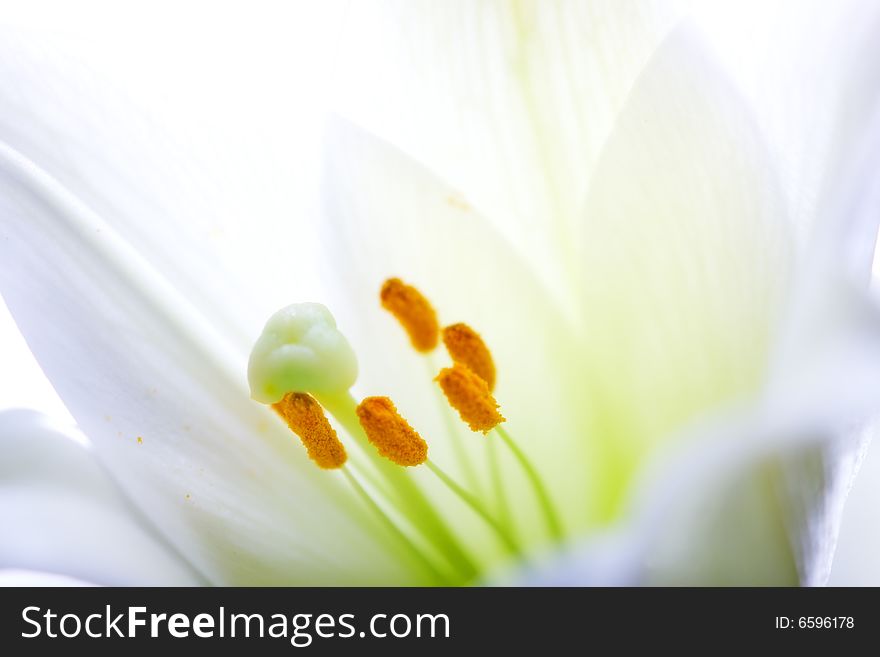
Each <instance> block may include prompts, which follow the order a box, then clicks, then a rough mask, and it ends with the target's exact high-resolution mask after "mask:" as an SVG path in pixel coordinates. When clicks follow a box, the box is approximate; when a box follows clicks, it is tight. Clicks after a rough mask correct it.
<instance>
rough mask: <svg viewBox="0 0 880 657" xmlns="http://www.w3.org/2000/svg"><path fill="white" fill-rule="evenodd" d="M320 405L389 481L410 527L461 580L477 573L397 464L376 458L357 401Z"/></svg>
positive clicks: (337, 399)
mask: <svg viewBox="0 0 880 657" xmlns="http://www.w3.org/2000/svg"><path fill="white" fill-rule="evenodd" d="M318 401H320V402H321V405H322V406H323V407H324V408H325V409H327V411H328V412H329V413H330V414H331V415H332V416H333V417H334V418H336V421H337V422H339V424H341V425H342V427H343V428H345V430H346V431H347V432H348V433H349V434H350V435H351V436H352V437H353V438H355V439H356V441H357V443H358V444H359V445H360V446H361V447H362V448H363V450H364V452H365V453H366V454H367V456H368V458H369V459H370V461H371V463H372V464H373V466H374V467H375V468H376V470H378V472H379V473H380V475H381V476H382V478H383V479H385V480H386V481H388V482H389V484H390V485H391V486H392V487H393V488H394V491H395V493H396V495H395V498H394V499H395V500H396V502H397V504H396V505H395V506H397V507H398V508H399V509H401V510H402V511H404V512H405V515H406V517H407V518H408V519H409V520H410V522H412V524H413V525H414V526H416V527H418V528H419V530H420V531H421V532H422V534H423V535H424V536H425V537H426V539H428V540H429V541H431V542H432V543H434V544H435V545H436V547H437V548H438V549H439V550H440V551H441V552H442V553H443V555H444V556H445V557H446V558H447V559H448V560H449V562H450V563H451V564H452V565H453V566H454V567H455V568H456V570H457V571H458V572H459V573H460V574H461V577H462V579H463V580H465V581H468V580H471V579H472V578H473V577H474V576H475V575H476V574H477V572H478V571H477V567H476V565H475V564H474V562H473V561H472V560H471V558H470V557H469V556H468V555H467V554H466V553H465V551H464V550H463V549H462V547H461V545H459V542H458V539H457V538H456V537H455V535H454V534H453V533H452V532H451V530H450V529H449V528H448V526H447V525H446V522H445V521H444V520H443V518H442V517H441V516H440V515H439V514H438V513H437V511H436V510H435V509H434V507H433V506H432V505H431V503H430V501H429V500H428V499H427V498H426V497H425V494H424V493H423V492H422V490H421V489H420V488H419V487H418V485H417V484H416V483H415V482H414V481H413V480H412V479H411V478H410V477H409V474H408V473H407V472H405V471H404V469H403V468H401V467H400V466H398V465H395V464H393V463H391V461H387V460H386V459H384V458H382V457H381V456H379V454H378V453H377V452H376V450H375V449H374V448H373V447H372V445H370V444H369V440H368V439H367V436H366V434H365V433H364V430H363V428H362V427H361V425H360V422H359V421H358V417H357V412H356V410H355V409H356V408H357V402H356V401H355V399H354V397H352V396H351V393H345V394H342V395H333V396H321V397H319V398H318Z"/></svg>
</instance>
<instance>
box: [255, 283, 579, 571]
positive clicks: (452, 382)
mask: <svg viewBox="0 0 880 657" xmlns="http://www.w3.org/2000/svg"><path fill="white" fill-rule="evenodd" d="M379 298H380V301H381V304H382V307H383V308H385V309H386V310H388V311H389V312H390V313H391V314H392V315H393V316H394V317H395V318H396V319H397V320H398V322H399V323H400V325H401V327H403V329H404V330H405V331H406V333H407V335H408V336H409V340H410V343H411V344H412V347H413V348H414V349H415V350H416V351H418V352H419V353H421V354H424V355H425V357H426V358H428V357H429V356H428V355H429V354H430V353H431V352H432V351H434V349H436V347H437V345H438V344H439V341H440V336H441V334H442V338H443V344H444V346H445V347H446V351H447V353H448V354H449V356H450V358H451V360H452V366H451V367H445V368H442V369H441V370H440V372H439V373H438V374H437V375H436V377H435V378H434V380H435V381H436V382H437V383H438V384H439V386H440V389H441V390H442V391H443V394H444V395H445V398H446V400H447V401H448V403H449V406H450V407H451V408H453V409H455V410H456V411H457V412H458V414H459V416H460V417H461V419H462V421H463V422H465V423H466V424H467V425H468V426H469V427H470V429H471V430H472V431H480V432H482V433H483V434H486V435H487V437H488V439H489V440H493V441H496V440H500V442H501V443H502V444H503V445H504V446H506V447H507V448H508V449H509V450H510V453H511V454H512V456H513V457H514V460H515V461H516V462H517V463H518V464H519V466H520V467H521V469H522V471H523V472H524V474H525V476H526V480H527V481H528V482H529V485H530V486H531V487H532V489H533V491H534V494H535V501H536V503H537V506H538V507H539V508H540V510H541V512H542V513H543V515H544V517H545V520H546V525H547V530H548V533H549V535H550V537H551V538H553V539H554V540H561V538H562V536H563V531H562V527H561V525H560V522H559V519H558V516H557V514H556V511H555V508H554V505H553V503H552V501H551V499H550V497H549V495H548V493H547V490H546V488H545V487H544V484H543V482H542V480H541V477H540V476H539V475H538V473H537V471H536V470H535V469H534V467H533V466H532V465H531V463H530V462H529V460H528V458H527V457H526V456H525V454H524V453H523V452H522V451H521V450H520V449H519V447H518V446H517V444H516V442H515V441H514V439H513V437H512V436H511V435H510V434H509V433H508V432H507V431H506V430H504V429H502V427H501V426H500V425H501V423H502V422H504V421H505V418H504V417H503V416H502V415H501V413H500V411H499V404H498V402H497V401H496V400H495V398H494V397H493V395H492V390H493V389H494V386H495V380H496V368H495V363H494V360H493V359H492V354H491V352H490V350H489V348H488V346H487V345H486V344H485V342H484V341H483V339H482V338H481V337H480V335H479V334H478V333H477V332H476V331H474V330H473V329H472V328H471V327H469V326H468V325H467V324H463V323H458V324H452V325H450V326H447V327H445V328H444V329H443V330H442V332H441V330H440V326H439V322H438V319H437V313H436V311H435V310H434V308H433V306H432V305H431V303H430V302H429V301H428V299H427V298H426V297H425V296H424V295H423V294H422V293H421V292H420V291H419V290H418V289H416V288H415V287H413V286H411V285H408V284H406V283H404V282H403V281H401V280H400V279H398V278H390V279H388V280H387V281H386V282H385V283H384V284H383V285H382V288H381V291H380V294H379ZM432 363H433V361H429V364H431V367H432V371H436V370H433V367H434V365H433V364H432ZM356 377H357V361H356V358H355V356H354V352H353V351H352V349H351V347H350V346H349V344H348V341H347V340H346V338H345V336H343V335H342V333H340V332H339V330H338V329H337V328H336V322H335V320H334V319H333V317H332V315H331V314H330V312H329V311H328V310H327V309H326V308H324V306H321V305H320V304H294V305H292V306H288V307H286V308H283V309H281V310H279V311H278V312H277V313H275V314H274V315H273V316H272V317H271V318H270V319H269V321H268V322H267V323H266V326H265V328H264V329H263V332H262V334H261V335H260V337H259V338H258V339H257V341H256V343H255V344H254V348H253V350H252V351H251V356H250V361H249V363H248V379H249V382H250V386H251V396H252V397H253V398H254V399H255V400H257V401H259V402H262V403H265V404H269V405H271V406H272V408H273V410H275V412H276V413H277V414H278V415H279V416H280V417H281V418H282V419H283V420H284V421H285V422H286V424H287V426H288V427H289V428H290V430H291V431H292V432H293V433H295V434H296V435H297V436H299V438H300V440H301V441H302V443H303V445H304V446H305V448H306V451H307V453H308V456H309V458H310V459H311V460H312V461H313V462H314V463H315V464H316V465H318V466H319V467H320V468H323V469H327V470H339V471H341V472H342V474H343V476H344V477H345V479H346V480H347V481H348V483H349V484H350V485H351V486H352V489H353V490H354V492H355V493H356V494H357V496H358V497H360V498H361V499H362V500H363V502H364V504H365V505H366V506H368V507H369V508H370V509H371V510H372V512H373V513H375V514H376V516H377V517H378V518H379V519H380V521H381V522H382V524H384V525H385V527H386V528H387V529H388V530H389V533H390V535H391V536H392V537H393V538H394V540H396V541H398V542H399V543H400V545H401V546H402V547H404V548H405V549H406V550H407V551H408V552H409V553H410V554H411V555H412V556H413V558H414V559H417V560H418V561H419V563H420V564H421V565H422V566H423V567H424V568H425V569H426V570H427V571H428V572H429V573H430V574H431V575H432V576H433V577H435V578H436V579H437V580H438V581H441V582H460V581H469V580H471V579H473V577H474V576H475V575H476V574H477V572H478V569H477V568H476V566H475V565H474V563H473V560H472V558H471V556H470V555H469V554H467V551H466V550H465V549H464V548H463V547H462V546H461V545H460V544H459V542H458V541H457V539H456V537H455V535H454V533H453V532H452V531H451V530H450V529H449V528H448V526H447V521H448V520H449V519H447V518H444V517H443V516H442V515H441V514H440V513H439V512H438V511H437V509H435V508H434V506H433V505H432V504H431V502H430V501H429V500H428V498H427V497H426V495H425V494H424V492H423V491H422V490H421V489H420V487H419V485H418V484H417V483H416V482H415V481H414V480H413V479H411V478H410V477H409V476H408V474H407V472H406V471H405V469H409V468H413V467H417V466H422V465H424V466H425V468H426V469H427V471H429V472H430V473H432V474H433V475H434V476H435V477H436V479H437V481H438V482H439V483H441V484H442V485H443V486H444V487H445V488H446V489H447V490H448V491H449V492H450V493H451V494H452V495H454V496H455V497H456V498H458V499H459V500H460V501H461V502H463V503H464V504H465V505H466V506H467V507H469V508H470V510H471V511H472V512H473V513H474V514H475V515H476V516H477V517H478V518H479V519H480V521H482V522H483V523H484V524H485V526H486V527H487V529H488V530H490V531H491V533H492V534H494V535H495V537H496V539H497V540H498V542H499V544H500V546H501V547H503V549H504V550H506V552H507V553H508V554H509V555H511V556H515V557H523V547H522V544H521V541H520V538H519V537H518V536H517V535H516V531H515V529H514V526H513V525H512V523H511V521H510V518H509V517H508V514H507V509H506V503H505V499H504V492H503V491H504V482H503V481H502V480H501V477H500V473H499V469H498V467H497V463H494V462H493V464H492V467H491V472H490V473H489V476H491V478H492V480H493V481H492V484H493V485H492V488H493V489H494V491H495V498H496V499H495V500H494V504H489V500H486V499H483V498H482V497H481V496H480V495H479V494H477V493H475V492H474V491H473V490H469V489H468V488H466V487H465V486H463V485H462V484H460V483H459V482H458V481H456V479H455V478H453V477H452V476H450V475H449V474H448V473H447V472H446V470H445V468H443V467H441V466H440V465H438V464H437V463H435V462H433V461H432V460H431V459H429V457H428V443H427V442H426V441H425V439H423V438H422V436H421V435H419V433H418V431H416V430H415V429H414V428H413V427H412V426H411V425H410V424H409V422H408V421H407V420H406V419H404V418H403V417H402V416H401V415H400V413H399V412H398V410H397V408H396V407H395V405H394V403H393V402H392V401H391V399H390V398H388V397H367V398H365V399H363V400H362V401H361V402H360V403H358V402H357V401H356V400H355V399H354V398H353V397H352V396H351V393H350V392H349V388H351V386H352V385H353V384H354V382H355V379H356ZM439 399H441V400H442V397H440V398H439ZM325 409H326V410H327V411H328V412H329V413H330V414H331V415H332V416H333V417H334V418H335V419H336V421H337V422H338V423H339V425H341V427H342V428H343V429H344V430H345V433H347V434H348V437H349V438H352V439H353V440H354V441H355V443H357V444H358V446H359V447H360V448H362V450H363V451H364V452H365V453H366V457H367V461H366V462H359V463H351V462H349V457H348V454H347V452H346V449H345V447H344V446H343V443H342V441H341V440H340V438H339V436H338V435H337V433H336V431H335V430H334V428H333V426H332V425H331V424H330V422H329V421H328V419H327V416H326V415H325V413H324V410H325ZM450 421H452V422H454V420H452V419H450ZM490 432H493V435H491V436H489V435H488V434H489V433H490ZM492 453H493V454H494V450H492ZM396 466H402V467H396ZM493 506H494V508H493ZM452 520H454V518H453V519H452Z"/></svg>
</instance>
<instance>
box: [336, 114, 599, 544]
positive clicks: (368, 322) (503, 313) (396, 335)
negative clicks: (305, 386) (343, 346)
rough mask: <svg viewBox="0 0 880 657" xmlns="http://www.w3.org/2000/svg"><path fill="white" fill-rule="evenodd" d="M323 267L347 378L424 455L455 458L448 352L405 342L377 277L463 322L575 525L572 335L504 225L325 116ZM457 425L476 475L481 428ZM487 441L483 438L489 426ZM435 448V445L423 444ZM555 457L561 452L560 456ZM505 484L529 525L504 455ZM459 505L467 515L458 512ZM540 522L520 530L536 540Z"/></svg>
mask: <svg viewBox="0 0 880 657" xmlns="http://www.w3.org/2000/svg"><path fill="white" fill-rule="evenodd" d="M324 183H325V193H324V197H325V213H324V218H325V220H326V225H325V226H324V228H325V235H326V244H327V253H328V257H329V258H330V259H329V260H328V262H327V269H326V277H327V279H328V281H334V282H335V283H336V284H337V285H338V290H339V298H340V299H341V300H342V302H341V303H340V305H339V306H338V307H333V308H331V310H333V312H334V313H335V314H336V315H337V318H338V320H339V326H340V328H341V329H342V331H343V332H344V333H346V335H347V336H348V337H349V339H350V341H351V342H352V345H353V346H354V348H355V352H356V353H357V354H358V359H359V361H360V374H359V383H358V387H357V389H358V390H359V392H361V393H362V394H364V395H389V396H391V397H392V398H393V399H394V400H395V404H397V407H398V408H399V409H400V410H401V413H402V414H403V415H404V416H405V417H407V418H408V419H409V420H410V422H411V423H412V424H413V425H414V426H415V427H416V428H417V429H418V430H419V431H420V432H422V433H423V434H424V435H425V437H426V439H427V440H428V442H429V444H430V446H431V447H430V448H431V450H432V451H431V454H432V458H435V459H436V460H437V462H438V463H441V464H443V466H444V467H447V465H448V466H449V468H450V469H452V470H457V468H456V467H455V465H454V463H455V459H456V456H455V453H454V452H453V451H452V448H451V447H450V444H449V441H448V439H447V438H446V436H447V435H448V432H447V425H446V423H444V422H443V419H442V418H443V415H442V413H444V412H447V411H448V408H447V407H446V402H445V400H443V401H440V400H439V399H438V396H439V395H440V392H439V388H438V387H437V385H436V384H435V383H433V382H432V381H431V378H432V377H433V376H434V375H436V373H437V371H438V369H439V367H440V364H441V363H447V362H448V357H447V356H446V354H445V352H444V350H443V347H442V345H441V346H440V348H439V350H438V351H439V353H438V354H437V355H435V356H434V360H433V361H432V362H431V363H430V364H429V363H426V362H424V360H425V359H424V358H423V357H421V356H420V355H419V354H417V353H416V352H415V351H414V350H412V349H411V347H410V345H409V340H408V339H407V337H406V335H405V333H404V332H403V330H402V329H401V328H400V326H398V325H397V322H396V320H395V319H394V318H393V317H392V316H391V315H389V314H388V313H386V312H385V311H384V310H383V309H382V308H381V307H380V303H379V290H380V288H381V286H382V282H383V281H384V280H385V279H386V278H389V277H392V276H399V277H400V278H402V279H403V280H404V281H406V282H408V283H411V284H413V285H415V286H416V287H418V288H419V289H420V290H421V291H422V292H423V293H424V294H425V295H426V296H427V297H428V298H429V299H430V300H431V302H432V303H433V304H434V306H435V308H436V310H437V312H438V314H439V317H440V322H441V324H443V325H447V324H452V323H454V322H460V321H461V322H466V323H467V324H469V325H470V326H472V327H473V328H474V329H475V330H476V331H477V332H479V333H480V334H481V335H482V336H483V338H484V339H485V341H486V343H487V344H488V345H489V347H490V349H491V351H492V353H493V356H494V358H495V360H496V363H497V366H498V387H497V391H496V396H497V399H498V400H499V402H500V404H501V406H502V413H503V414H504V416H505V417H507V418H508V419H509V427H510V430H511V431H512V432H513V434H514V435H515V436H516V437H517V439H518V440H519V441H520V442H521V443H522V445H523V447H524V449H525V450H526V451H527V452H528V453H529V455H530V457H531V458H532V460H533V461H534V462H535V464H536V466H537V467H538V468H539V469H540V471H541V472H542V473H543V474H544V476H545V478H546V480H547V481H548V482H549V484H550V485H551V486H552V488H553V491H552V492H553V496H554V497H555V498H556V499H557V501H558V502H559V503H561V504H564V505H565V508H564V513H565V514H566V516H567V521H568V522H569V523H570V524H571V526H572V527H582V526H583V525H584V524H585V523H586V522H587V521H588V517H587V516H586V515H585V514H583V513H582V506H581V503H582V500H583V497H584V495H585V488H586V487H585V485H584V482H583V479H584V471H583V470H582V469H581V467H580V465H577V466H574V467H572V463H576V464H580V463H584V464H586V463H587V461H586V459H585V458H582V457H583V454H582V452H581V451H580V450H581V449H582V445H583V441H582V440H581V438H580V435H579V433H578V431H577V422H578V419H579V418H578V406H577V404H576V403H574V402H573V400H572V396H573V395H574V394H576V392H577V388H576V385H575V383H576V377H577V376H578V374H579V372H578V371H577V368H573V367H571V366H570V365H571V360H570V358H571V354H572V353H573V352H574V349H575V347H574V346H573V345H574V344H575V343H574V337H573V333H572V332H571V327H570V325H569V323H568V321H567V319H566V317H565V315H564V313H563V312H561V310H560V309H559V307H558V306H557V305H556V303H555V301H556V299H555V296H554V295H553V294H552V292H551V291H548V290H547V289H545V288H544V287H543V286H542V285H541V282H540V281H539V280H538V278H537V276H536V274H535V272H534V270H532V269H531V268H529V266H528V265H527V263H525V262H524V261H523V260H522V259H521V258H520V257H518V255H517V254H516V253H515V251H514V250H513V249H512V248H511V247H510V246H509V244H508V243H507V241H506V240H505V237H504V236H503V235H502V234H500V233H499V232H498V231H496V230H495V229H493V227H492V226H491V225H490V224H489V223H488V222H487V221H486V220H485V218H484V217H483V216H482V215H481V214H480V213H479V212H478V211H476V210H475V209H474V208H473V207H471V206H470V205H468V204H467V202H466V201H465V200H464V199H463V197H462V196H461V195H460V194H459V193H458V192H456V191H455V190H454V189H453V188H451V187H450V186H448V185H447V184H445V183H444V182H442V181H441V180H439V179H438V178H437V177H436V176H434V175H433V174H432V173H431V172H429V171H428V170H426V169H425V168H424V167H422V166H421V165H419V164H417V163H416V162H414V161H413V160H411V159H410V158H408V157H407V156H405V155H404V154H403V153H401V152H400V151H398V150H397V149H395V148H394V147H392V146H390V145H389V144H388V143H386V142H384V141H382V140H381V139H378V138H377V137H374V136H372V135H369V134H367V133H366V132H364V131H362V130H361V129H359V128H357V127H355V126H353V125H351V124H348V123H345V122H343V121H341V120H337V121H333V122H331V123H330V124H329V126H328V143H327V163H326V169H325V179H324ZM453 425H456V426H458V427H459V428H460V429H461V430H462V431H461V433H462V434H463V438H464V441H465V444H464V447H465V450H466V453H467V455H468V459H470V460H471V461H473V463H474V464H475V466H476V468H477V469H478V470H479V472H480V473H481V474H482V480H483V481H484V482H485V481H486V480H487V474H486V473H487V470H486V466H485V461H484V459H483V456H484V455H485V443H486V440H487V439H486V438H484V437H483V436H482V435H480V434H472V433H471V432H470V431H467V430H466V427H464V425H463V424H462V423H460V422H459V420H458V418H457V417H454V421H453ZM489 439H490V440H491V439H492V437H491V436H490V437H489ZM434 455H436V456H434ZM561 455H564V456H561ZM505 476H506V477H508V476H509V477H510V481H511V485H510V486H509V489H510V491H511V492H510V494H511V495H512V496H521V497H517V498H516V499H517V500H518V502H517V505H518V507H517V508H519V509H521V510H522V521H523V523H524V525H525V526H534V524H535V523H540V522H541V521H540V520H534V517H533V513H534V504H533V500H532V499H531V494H532V493H531V489H530V487H529V485H528V483H527V482H525V481H520V479H519V477H520V476H521V473H520V471H519V470H518V469H517V468H516V467H515V466H514V467H512V468H511V469H510V470H509V471H508V472H507V473H506V474H505ZM467 517H468V516H467V515H465V518H467ZM542 534H543V532H542V531H540V530H531V531H530V532H529V535H530V537H531V538H533V539H538V538H539V537H540V536H541V535H542Z"/></svg>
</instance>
